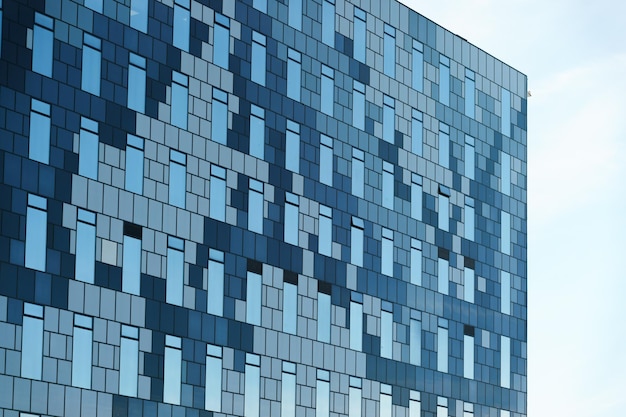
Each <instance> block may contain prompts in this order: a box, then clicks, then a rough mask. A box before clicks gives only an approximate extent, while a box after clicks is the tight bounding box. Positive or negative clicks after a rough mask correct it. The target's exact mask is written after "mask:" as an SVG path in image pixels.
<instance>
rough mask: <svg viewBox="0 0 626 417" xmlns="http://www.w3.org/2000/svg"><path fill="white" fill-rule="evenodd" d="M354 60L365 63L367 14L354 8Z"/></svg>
mask: <svg viewBox="0 0 626 417" xmlns="http://www.w3.org/2000/svg"><path fill="white" fill-rule="evenodd" d="M353 38H354V59H356V60H357V61H360V62H363V63H365V50H366V47H367V14H366V13H365V12H364V11H363V10H361V9H359V8H357V7H355V8H354V35H353Z"/></svg>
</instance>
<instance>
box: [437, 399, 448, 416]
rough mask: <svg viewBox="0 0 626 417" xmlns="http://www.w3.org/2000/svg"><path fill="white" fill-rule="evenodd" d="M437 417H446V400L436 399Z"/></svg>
mask: <svg viewBox="0 0 626 417" xmlns="http://www.w3.org/2000/svg"><path fill="white" fill-rule="evenodd" d="M437 417H448V399H447V398H444V397H437Z"/></svg>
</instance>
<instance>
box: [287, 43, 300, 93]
mask: <svg viewBox="0 0 626 417" xmlns="http://www.w3.org/2000/svg"><path fill="white" fill-rule="evenodd" d="M301 79H302V55H301V54H300V52H296V51H295V50H294V49H289V50H288V51H287V97H289V98H290V99H293V100H296V101H300V86H301V82H302V80H301Z"/></svg>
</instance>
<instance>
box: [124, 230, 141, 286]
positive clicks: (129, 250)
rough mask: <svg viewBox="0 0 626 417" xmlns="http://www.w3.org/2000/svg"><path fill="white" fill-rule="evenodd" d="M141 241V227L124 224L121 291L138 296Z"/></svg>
mask: <svg viewBox="0 0 626 417" xmlns="http://www.w3.org/2000/svg"><path fill="white" fill-rule="evenodd" d="M141 239H142V228H141V226H139V225H136V224H132V223H129V222H124V242H123V253H122V291H123V292H126V293H129V294H135V295H139V294H140V285H141Z"/></svg>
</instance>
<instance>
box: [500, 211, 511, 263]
mask: <svg viewBox="0 0 626 417" xmlns="http://www.w3.org/2000/svg"><path fill="white" fill-rule="evenodd" d="M501 217H502V223H501V227H502V230H501V237H500V251H501V252H502V253H504V254H505V255H510V254H511V215H510V214H509V213H507V212H505V211H503V212H502V216H501Z"/></svg>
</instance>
